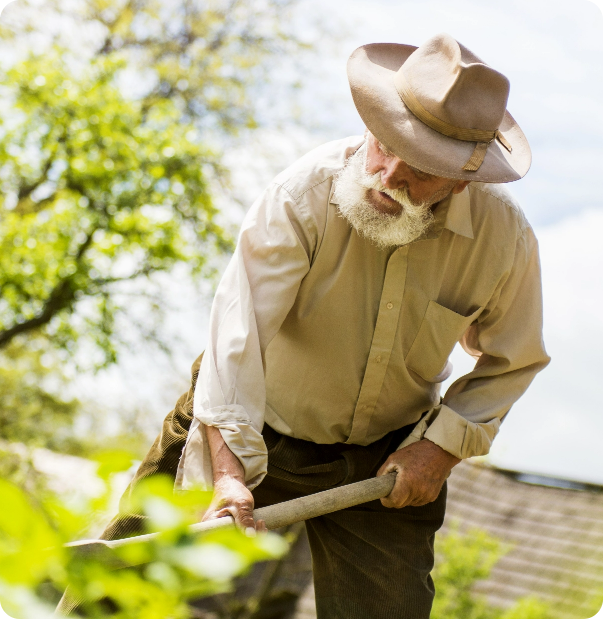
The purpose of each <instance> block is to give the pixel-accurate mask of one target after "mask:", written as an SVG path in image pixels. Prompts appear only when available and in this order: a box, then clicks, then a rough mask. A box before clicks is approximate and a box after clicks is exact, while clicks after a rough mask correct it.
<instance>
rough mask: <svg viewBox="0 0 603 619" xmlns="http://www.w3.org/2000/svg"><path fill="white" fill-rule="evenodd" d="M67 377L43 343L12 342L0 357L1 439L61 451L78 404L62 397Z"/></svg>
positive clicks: (58, 360) (69, 431)
mask: <svg viewBox="0 0 603 619" xmlns="http://www.w3.org/2000/svg"><path fill="white" fill-rule="evenodd" d="M68 380H69V379H68V377H67V376H65V374H64V373H63V372H62V371H61V366H60V359H57V358H56V355H53V354H52V353H51V352H48V351H45V350H44V342H40V341H36V340H33V341H30V342H28V344H27V345H26V344H25V343H24V342H21V341H13V342H12V343H11V344H10V345H9V346H7V347H6V348H5V349H4V350H3V351H2V354H1V355H0V436H1V437H2V438H3V440H5V441H9V442H19V443H25V444H27V445H30V446H46V447H49V448H51V449H63V448H64V447H65V440H66V437H67V435H69V434H71V424H72V423H73V419H74V417H75V415H76V413H77V412H78V410H79V402H78V401H77V400H75V399H73V398H68V397H65V395H64V389H65V387H66V385H67V383H68Z"/></svg>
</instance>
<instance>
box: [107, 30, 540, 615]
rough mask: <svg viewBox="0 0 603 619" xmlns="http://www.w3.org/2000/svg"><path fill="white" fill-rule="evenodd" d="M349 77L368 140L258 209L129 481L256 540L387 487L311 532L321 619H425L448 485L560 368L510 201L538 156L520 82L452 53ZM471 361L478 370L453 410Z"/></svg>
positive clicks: (416, 52) (385, 47)
mask: <svg viewBox="0 0 603 619" xmlns="http://www.w3.org/2000/svg"><path fill="white" fill-rule="evenodd" d="M348 76H349V81H350V86H351V90H352V95H353V98H354V102H355V104H356V108H357V110H358V112H359V114H360V116H361V118H362V119H363V121H364V123H365V125H366V127H367V131H366V133H365V135H364V137H358V138H356V137H355V138H347V139H344V140H340V141H336V142H331V143H329V144H326V145H324V146H322V147H320V148H318V149H316V150H314V151H312V152H310V153H309V154H307V155H306V156H304V157H303V158H302V159H300V160H299V161H298V162H297V163H295V164H294V165H293V166H291V167H290V168H288V169H287V170H285V171H284V172H282V173H281V174H280V175H279V176H277V177H276V179H275V180H274V182H273V183H272V184H271V185H270V186H269V187H268V188H267V189H266V191H265V192H264V193H263V194H262V195H261V196H260V197H259V198H258V200H257V201H256V202H255V204H254V205H253V206H252V207H251V209H250V211H249V213H248V215H247V217H246V219H245V222H244V223H243V226H242V230H241V234H240V238H239V243H238V246H237V249H236V251H235V254H234V256H233V258H232V260H231V262H230V264H229V266H228V267H227V269H226V272H225V273H224V276H223V278H222V281H221V283H220V286H219V288H218V290H217V293H216V297H215V300H214V304H213V308H212V312H211V317H210V325H209V339H208V345H207V349H206V351H205V354H204V356H203V358H202V361H200V364H199V363H197V364H196V366H194V368H193V387H192V388H191V391H190V392H189V393H188V394H187V395H185V396H183V398H181V400H180V401H179V403H178V406H177V407H176V409H175V410H174V411H173V412H172V413H171V414H170V415H169V416H168V418H167V419H166V422H165V426H164V431H163V432H162V435H161V436H160V437H159V438H158V440H157V442H156V443H155V445H154V447H153V449H152V450H151V453H150V454H149V456H148V457H147V459H146V460H145V462H144V463H143V465H142V467H141V469H140V471H139V473H138V476H137V479H140V478H141V477H145V476H147V475H149V474H153V473H156V472H170V473H171V474H173V475H176V483H177V486H179V487H180V488H183V489H186V488H188V487H191V486H192V485H194V484H199V483H201V484H204V485H213V487H214V499H213V502H212V504H211V506H210V508H209V510H208V511H207V513H206V514H205V519H209V518H216V517H219V516H222V515H225V514H232V515H233V516H234V518H235V520H236V521H237V522H238V523H239V524H240V526H242V527H245V528H255V527H259V528H261V526H262V523H255V522H254V521H253V517H252V510H253V508H254V506H255V507H258V506H261V505H267V504H271V503H275V502H280V501H283V500H287V499H290V498H294V497H297V496H301V495H304V494H309V493H312V492H316V491H319V490H324V489H327V488H331V487H334V486H337V485H341V484H346V483H349V482H352V481H358V480H360V479H366V478H368V477H370V476H374V475H382V474H384V473H385V472H387V471H389V470H391V469H396V470H397V471H398V475H397V480H396V484H395V487H394V490H393V491H392V493H391V494H390V495H389V496H388V497H387V498H385V499H383V500H382V501H381V503H379V502H378V501H375V502H373V503H368V504H365V505H361V506H358V507H355V508H351V509H347V510H343V511H340V512H337V513H334V514H330V515H328V516H323V517H320V518H315V519H312V520H310V521H308V522H307V530H308V535H309V539H310V544H311V549H312V557H313V568H314V579H315V589H316V601H317V611H318V616H319V618H321V619H335V618H341V619H344V618H345V619H350V618H356V617H357V618H363V619H364V618H367V617H370V618H375V619H382V618H383V619H385V618H391V619H393V618H396V619H400V618H408V619H421V618H424V619H427V618H428V617H429V613H430V609H431V603H432V599H433V594H434V588H433V583H432V581H431V577H430V571H431V569H432V567H433V539H434V534H435V532H436V531H437V530H438V528H439V527H440V526H441V524H442V521H443V517H444V511H445V501H446V499H445V480H446V478H447V477H448V475H449V474H450V471H451V469H452V467H453V466H455V465H456V464H457V463H458V462H460V460H461V459H463V458H468V457H471V456H477V455H483V454H486V453H488V450H489V448H490V445H491V443H492V440H493V439H494V437H495V435H496V433H497V431H498V429H499V426H500V423H501V421H502V419H503V418H504V417H505V415H506V414H507V413H508V411H509V409H510V408H511V406H512V404H513V403H514V402H515V401H516V400H517V399H518V398H519V397H520V396H521V395H522V394H523V392H524V391H525V390H526V389H527V387H528V385H529V384H530V382H531V381H532V379H533V378H534V376H535V374H536V373H537V372H538V371H539V370H541V369H542V368H543V367H545V366H546V364H547V363H548V360H549V359H548V357H547V355H546V352H545V350H544V347H543V343H542V336H541V327H542V307H541V286H540V272H539V262H538V249H537V243H536V239H535V237H534V234H533V232H532V229H531V227H530V225H529V224H528V222H527V221H526V218H525V216H524V215H523V213H522V211H521V209H520V208H519V206H518V205H517V202H516V201H515V199H514V198H513V197H512V196H511V195H510V194H509V192H508V191H507V190H506V188H505V187H504V186H503V185H501V184H499V183H506V182H509V181H514V180H517V179H519V178H521V177H522V176H524V175H525V173H526V172H527V170H528V168H529V165H530V160H531V155H530V149H529V146H528V143H527V141H526V139H525V137H524V135H523V133H522V131H521V129H520V128H519V126H518V125H517V123H516V122H515V121H514V120H513V118H512V117H511V115H510V114H509V113H508V112H507V111H506V103H507V97H508V92H509V83H508V80H507V79H506V78H505V77H504V76H503V75H501V74H500V73H498V72H497V71H495V70H494V69H492V68H491V67H489V66H488V65H486V64H485V63H483V62H482V61H481V60H480V59H479V58H478V57H476V56H475V55H474V54H473V53H472V52H470V51H469V50H468V49H466V48H465V47H464V46H462V45H461V44H459V43H458V42H457V41H455V40H454V39H453V38H451V37H450V36H448V35H439V36H436V37H434V38H432V39H430V40H429V41H427V42H426V43H425V44H424V45H422V46H420V47H419V48H415V47H412V46H409V45H395V44H373V45H367V46H364V47H361V48H359V49H358V50H356V51H355V52H354V53H353V54H352V56H351V58H350V60H349V63H348ZM459 341H460V342H461V343H462V345H463V347H464V348H465V350H467V352H469V353H470V354H471V355H473V356H474V357H475V359H476V361H477V362H476V365H475V368H474V370H473V371H472V372H470V373H469V374H467V375H466V376H463V377H462V378H460V379H458V380H457V381H456V382H455V383H454V384H453V385H452V386H451V387H450V388H449V389H448V391H447V392H446V394H445V395H444V397H443V399H442V398H441V397H440V384H441V382H442V381H444V380H445V379H446V378H447V377H448V376H449V375H450V372H451V365H450V363H449V361H448V357H449V355H450V353H451V351H452V349H453V347H454V346H455V344H456V343H457V342H459ZM191 417H192V423H191ZM189 425H190V428H189ZM185 440H186V444H185ZM183 447H184V449H183ZM181 454H182V457H181V458H180V456H181ZM178 461H179V464H178ZM177 465H178V468H177V471H176V466H177ZM478 500H479V497H476V501H478ZM124 522H125V521H124V520H123V519H121V520H120V519H116V520H115V521H114V523H113V524H112V525H111V526H110V527H109V529H108V531H107V537H115V536H120V535H123V534H124V533H125V532H126V529H125V528H124V527H126V525H124V524H123V523H124ZM127 526H131V525H127Z"/></svg>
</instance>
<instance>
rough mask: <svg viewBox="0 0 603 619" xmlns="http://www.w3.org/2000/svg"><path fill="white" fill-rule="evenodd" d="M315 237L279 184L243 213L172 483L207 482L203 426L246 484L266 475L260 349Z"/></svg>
mask: <svg viewBox="0 0 603 619" xmlns="http://www.w3.org/2000/svg"><path fill="white" fill-rule="evenodd" d="M316 239H317V227H316V222H315V220H313V218H312V217H311V216H310V214H309V212H308V211H307V210H305V208H304V204H303V203H301V204H300V203H299V202H296V201H295V200H293V199H292V197H291V196H290V195H289V193H288V192H287V191H286V190H285V189H283V188H282V187H281V186H279V185H277V184H273V185H271V186H270V187H269V188H268V189H267V190H266V192H265V193H264V194H263V195H262V196H261V197H260V198H259V199H258V200H257V201H256V202H255V203H254V205H253V206H252V207H251V209H250V211H249V213H248V214H247V216H246V217H245V220H244V222H243V226H242V228H241V232H240V235H239V240H238V244H237V248H236V250H235V252H234V255H233V257H232V259H231V261H230V263H229V264H228V267H227V268H226V271H225V272H224V275H223V277H222V280H221V281H220V284H219V286H218V289H217V292H216V295H215V298H214V302H213V305H212V309H211V313H210V319H209V337H208V343H207V348H206V351H205V354H204V356H203V361H202V363H201V368H200V371H199V377H198V379H197V386H196V389H195V396H194V405H193V422H192V424H191V428H190V430H189V434H188V439H187V442H186V446H185V448H184V451H183V454H182V458H181V460H180V465H179V470H178V474H177V478H176V485H177V487H179V488H181V489H187V488H191V487H193V486H201V487H206V488H207V487H211V486H212V482H213V479H212V467H211V458H210V454H209V447H208V444H207V439H206V436H205V430H204V426H214V427H216V428H218V429H219V430H220V433H221V435H222V437H223V438H224V441H225V442H226V444H227V445H228V447H229V448H230V450H231V451H232V452H233V453H234V455H235V456H236V457H237V458H238V459H239V460H240V462H241V464H242V465H243V468H244V470H245V481H246V483H247V485H248V487H250V488H253V487H255V486H257V485H258V484H259V483H260V482H261V481H262V479H263V478H264V476H265V475H266V468H267V451H266V446H265V444H264V440H263V438H262V434H261V431H262V426H263V423H264V411H265V406H266V387H265V375H264V372H265V360H264V355H265V352H266V347H267V346H268V344H269V343H270V341H271V340H272V339H273V338H274V336H275V335H276V333H277V331H278V330H279V328H280V326H281V324H282V323H283V321H284V319H285V318H286V316H287V314H288V312H289V310H290V309H291V307H292V305H293V303H294V302H295V298H296V295H297V292H298V289H299V286H300V283H301V281H302V279H303V277H304V276H305V275H306V273H307V272H308V270H309V268H310V256H311V254H312V251H313V250H314V247H315V245H316Z"/></svg>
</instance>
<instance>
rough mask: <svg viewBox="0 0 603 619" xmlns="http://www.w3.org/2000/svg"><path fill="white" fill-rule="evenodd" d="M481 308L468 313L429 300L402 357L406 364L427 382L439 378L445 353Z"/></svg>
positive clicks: (445, 357) (444, 365)
mask: <svg viewBox="0 0 603 619" xmlns="http://www.w3.org/2000/svg"><path fill="white" fill-rule="evenodd" d="M480 312H481V308H480V309H478V310H477V311H475V312H473V313H472V314H471V315H469V316H462V315H461V314H457V313H456V312H453V311H452V310H450V309H448V308H447V307H444V306H443V305H439V304H438V303H436V302H435V301H430V302H429V305H428V306H427V311H426V312H425V316H424V318H423V321H422V322H421V326H420V327H419V332H418V333H417V337H415V340H414V342H413V343H412V346H411V347H410V350H409V351H408V354H407V355H406V358H405V363H406V367H408V368H410V369H411V370H412V371H413V372H415V373H416V374H418V375H419V376H420V377H421V378H423V379H424V380H426V381H428V382H439V381H437V380H436V379H438V378H439V375H441V374H442V373H443V371H444V369H445V368H446V364H447V363H448V357H449V356H450V353H451V352H452V349H453V348H454V346H455V344H456V343H457V342H458V341H459V340H460V339H461V337H462V336H463V333H465V331H466V329H467V328H468V327H469V325H470V324H471V323H472V322H473V321H474V320H475V319H476V318H477V316H478V315H479V313H480Z"/></svg>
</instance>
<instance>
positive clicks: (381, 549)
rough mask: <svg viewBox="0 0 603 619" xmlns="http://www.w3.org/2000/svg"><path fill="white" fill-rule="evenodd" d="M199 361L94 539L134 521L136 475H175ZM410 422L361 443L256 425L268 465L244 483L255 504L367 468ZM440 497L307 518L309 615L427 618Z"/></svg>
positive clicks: (112, 535) (353, 477)
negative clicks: (250, 485)
mask: <svg viewBox="0 0 603 619" xmlns="http://www.w3.org/2000/svg"><path fill="white" fill-rule="evenodd" d="M200 361H201V358H199V359H197V361H196V362H195V364H194V365H193V368H192V372H193V380H192V385H191V389H190V390H189V392H188V393H187V394H185V395H183V396H182V397H181V398H180V399H179V400H178V402H177V404H176V407H175V409H174V410H173V411H172V412H171V413H170V414H169V415H168V416H167V417H166V419H165V421H164V424H163V429H162V431H161V434H160V435H159V436H158V438H157V440H156V441H155V443H154V444H153V446H152V448H151V450H150V451H149V453H148V455H147V456H146V458H145V460H144V461H143V463H142V464H141V466H140V468H139V470H138V472H137V473H136V476H135V478H134V480H133V481H132V483H131V484H130V487H129V488H128V490H127V491H126V493H125V494H124V496H123V498H122V503H121V505H120V514H119V515H118V516H116V517H115V518H114V519H113V521H112V522H111V523H110V524H109V525H108V527H107V528H106V529H105V532H104V533H103V538H105V539H117V538H120V537H126V536H128V535H132V534H134V533H137V532H138V531H140V530H141V526H142V519H141V517H140V516H137V515H133V514H131V513H130V510H129V509H128V503H129V495H130V492H131V489H132V488H133V487H134V486H135V485H136V483H137V482H138V481H140V480H141V479H142V478H145V477H148V476H149V475H154V474H157V473H166V474H169V475H172V476H174V477H175V475H176V469H177V466H178V462H179V459H180V455H181V453H182V448H183V446H184V441H185V440H186V436H187V433H188V428H189V426H190V423H191V418H192V403H193V392H194V387H195V382H196V378H197V375H198V372H199V364H200ZM411 430H412V427H411V426H407V427H405V428H401V429H399V430H396V431H394V432H391V433H389V434H387V435H386V436H384V437H383V438H382V439H380V440H379V441H376V442H375V443H372V444H371V445H368V446H366V447H363V446H359V445H345V444H334V445H318V444H315V443H311V442H309V441H303V440H299V439H293V438H290V437H287V436H283V435H281V434H278V433H277V432H276V431H275V430H273V429H272V428H270V427H269V426H264V430H263V435H264V440H265V441H266V446H267V448H268V474H267V476H266V478H265V479H264V480H263V481H262V483H261V484H260V485H259V486H258V487H257V488H255V490H254V491H253V495H254V498H255V502H256V507H262V506H265V505H271V504H274V503H279V502H282V501H286V500H289V499H292V498H296V497H299V496H303V495H306V494H312V493H314V492H319V491H321V490H326V489H328V488H333V487H335V486H339V485H343V484H347V483H351V482H355V481H360V480H362V479H367V478H368V477H372V476H374V475H375V474H376V472H377V470H378V469H379V467H380V466H381V464H382V463H383V462H384V461H385V460H386V459H387V457H388V455H389V454H390V453H392V452H393V451H394V450H395V449H396V448H397V447H398V445H399V444H400V443H401V442H402V440H403V439H404V438H405V437H406V436H407V435H408V434H409V433H410V431H411ZM445 506H446V488H445V487H444V489H443V490H442V492H441V493H440V496H439V497H438V498H437V499H436V501H434V502H433V503H429V504H428V505H424V506H422V507H405V508H403V509H390V508H386V507H383V506H382V505H381V502H380V501H372V502H370V503H365V504H364V505H359V506H356V507H352V508H349V509H345V510H342V511H340V512H336V513H333V514H329V515H327V516H321V517H320V518H313V519H311V520H308V521H307V522H306V528H307V531H308V537H309V540H310V547H311V551H312V566H313V573H314V585H315V591H316V607H317V613H318V619H428V617H429V614H430V610H431V604H432V600H433V595H434V586H433V582H432V579H431V576H430V572H431V570H432V568H433V561H434V553H433V541H434V535H435V532H436V531H437V530H438V529H439V528H440V527H441V525H442V522H443V519H444V512H445ZM59 608H60V610H61V612H63V613H66V612H68V611H69V610H72V609H73V608H74V603H73V602H72V603H70V602H69V600H68V599H66V598H64V599H63V600H62V602H61V605H60V607H59Z"/></svg>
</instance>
